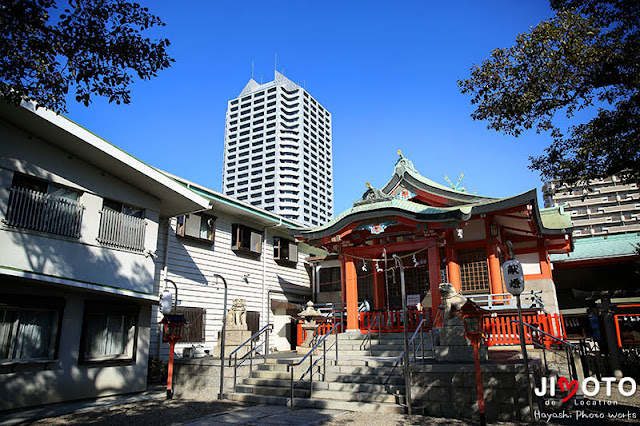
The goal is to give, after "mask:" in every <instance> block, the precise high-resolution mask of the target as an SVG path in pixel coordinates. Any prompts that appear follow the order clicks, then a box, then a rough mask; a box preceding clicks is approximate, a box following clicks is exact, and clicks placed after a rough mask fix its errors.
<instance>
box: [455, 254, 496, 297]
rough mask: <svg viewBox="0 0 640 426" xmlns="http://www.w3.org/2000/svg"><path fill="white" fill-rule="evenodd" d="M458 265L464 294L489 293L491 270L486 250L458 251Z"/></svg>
mask: <svg viewBox="0 0 640 426" xmlns="http://www.w3.org/2000/svg"><path fill="white" fill-rule="evenodd" d="M458 265H460V282H461V285H462V292H463V293H481V292H486V291H489V268H488V264H487V253H486V249H485V248H475V249H468V250H458Z"/></svg>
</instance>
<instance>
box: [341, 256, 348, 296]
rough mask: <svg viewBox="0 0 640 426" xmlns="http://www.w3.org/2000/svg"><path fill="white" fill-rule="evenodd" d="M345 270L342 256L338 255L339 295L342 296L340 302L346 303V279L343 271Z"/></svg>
mask: <svg viewBox="0 0 640 426" xmlns="http://www.w3.org/2000/svg"><path fill="white" fill-rule="evenodd" d="M346 270H347V267H346V266H345V261H344V256H342V255H340V297H341V298H342V303H345V304H346V303H347V286H346V283H347V280H346V279H345V277H344V272H345V271H346Z"/></svg>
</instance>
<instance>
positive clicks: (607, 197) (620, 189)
mask: <svg viewBox="0 0 640 426" xmlns="http://www.w3.org/2000/svg"><path fill="white" fill-rule="evenodd" d="M542 190H543V194H544V204H545V207H555V206H562V208H563V209H564V210H565V211H567V212H569V214H570V215H571V220H572V222H573V225H574V231H573V237H574V238H584V237H592V236H606V235H611V234H623V233H630V232H640V189H638V184H637V183H627V182H623V181H622V179H620V178H619V177H618V176H611V177H608V178H606V179H597V180H593V181H591V182H589V189H585V188H583V186H582V185H581V184H577V185H574V186H571V187H570V186H567V185H559V184H558V182H557V181H551V182H547V183H545V184H544V186H543V187H542Z"/></svg>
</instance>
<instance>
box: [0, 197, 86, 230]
mask: <svg viewBox="0 0 640 426" xmlns="http://www.w3.org/2000/svg"><path fill="white" fill-rule="evenodd" d="M83 211H84V207H83V206H82V205H81V204H80V203H77V202H75V201H70V200H68V199H66V198H63V197H58V196H55V195H54V194H45V193H43V192H39V191H34V190H31V189H27V188H18V187H12V188H10V189H9V207H8V212H7V218H6V219H5V222H6V224H7V225H8V226H15V227H18V228H27V229H33V230H34V231H42V232H48V233H50V234H56V235H63V236H66V237H72V238H80V229H81V227H82V213H83Z"/></svg>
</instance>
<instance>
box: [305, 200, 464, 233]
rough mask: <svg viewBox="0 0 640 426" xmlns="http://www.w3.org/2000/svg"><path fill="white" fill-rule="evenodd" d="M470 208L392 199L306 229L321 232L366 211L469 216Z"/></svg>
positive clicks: (343, 214)
mask: <svg viewBox="0 0 640 426" xmlns="http://www.w3.org/2000/svg"><path fill="white" fill-rule="evenodd" d="M471 207H472V206H471V205H468V206H456V207H431V206H426V205H424V204H419V203H414V202H413V201H407V200H396V199H393V200H388V201H381V202H377V203H371V204H363V205H359V206H355V207H351V208H350V209H348V210H345V211H343V212H342V213H340V214H339V215H338V216H336V217H334V218H333V219H332V220H330V221H329V222H327V223H325V224H324V225H322V226H318V227H316V228H308V230H313V232H321V231H323V230H325V229H328V228H331V227H332V226H333V225H335V224H336V223H338V222H340V221H341V220H342V219H343V218H345V217H347V216H349V215H353V214H355V213H362V212H367V211H374V210H384V209H398V210H402V211H405V212H407V213H411V214H424V215H433V214H441V213H450V212H455V211H460V212H461V213H463V214H469V213H470V212H471ZM302 231H303V232H304V231H307V230H306V229H305V230H302Z"/></svg>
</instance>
